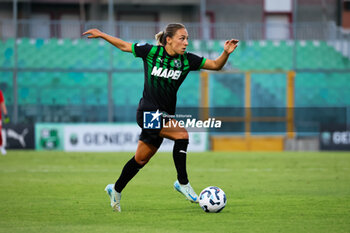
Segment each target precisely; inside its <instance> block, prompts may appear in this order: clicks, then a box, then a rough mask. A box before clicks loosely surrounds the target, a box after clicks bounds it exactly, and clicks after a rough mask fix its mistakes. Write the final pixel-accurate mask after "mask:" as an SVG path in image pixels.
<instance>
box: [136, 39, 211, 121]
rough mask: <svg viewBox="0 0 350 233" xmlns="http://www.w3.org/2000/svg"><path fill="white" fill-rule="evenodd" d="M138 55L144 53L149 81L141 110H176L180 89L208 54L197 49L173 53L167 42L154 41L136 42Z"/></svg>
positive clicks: (199, 67) (147, 80)
mask: <svg viewBox="0 0 350 233" xmlns="http://www.w3.org/2000/svg"><path fill="white" fill-rule="evenodd" d="M132 52H133V54H134V55H135V57H141V58H142V59H143V63H144V72H145V75H144V76H145V83H144V90H143V96H142V98H141V100H140V104H139V107H138V110H141V111H144V110H147V111H152V110H157V109H159V110H160V111H165V112H167V113H168V114H171V115H173V114H175V108H176V93H177V91H178V89H179V87H180V85H181V84H182V82H183V81H184V80H185V78H186V76H187V74H188V73H189V72H190V71H191V70H199V69H201V68H202V67H203V65H204V63H205V60H206V59H205V58H203V57H199V56H197V55H195V54H193V53H189V52H185V53H184V55H177V56H174V57H173V56H170V55H169V54H168V53H167V52H166V50H165V48H164V47H163V46H154V45H150V44H138V43H135V44H133V45H132Z"/></svg>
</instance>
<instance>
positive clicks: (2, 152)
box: [0, 120, 7, 155]
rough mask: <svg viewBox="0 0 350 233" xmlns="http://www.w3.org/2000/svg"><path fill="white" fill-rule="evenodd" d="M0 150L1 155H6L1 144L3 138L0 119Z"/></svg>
mask: <svg viewBox="0 0 350 233" xmlns="http://www.w3.org/2000/svg"><path fill="white" fill-rule="evenodd" d="M0 150H1V154H2V155H6V153H7V152H6V150H5V146H4V145H3V140H2V127H1V120H0Z"/></svg>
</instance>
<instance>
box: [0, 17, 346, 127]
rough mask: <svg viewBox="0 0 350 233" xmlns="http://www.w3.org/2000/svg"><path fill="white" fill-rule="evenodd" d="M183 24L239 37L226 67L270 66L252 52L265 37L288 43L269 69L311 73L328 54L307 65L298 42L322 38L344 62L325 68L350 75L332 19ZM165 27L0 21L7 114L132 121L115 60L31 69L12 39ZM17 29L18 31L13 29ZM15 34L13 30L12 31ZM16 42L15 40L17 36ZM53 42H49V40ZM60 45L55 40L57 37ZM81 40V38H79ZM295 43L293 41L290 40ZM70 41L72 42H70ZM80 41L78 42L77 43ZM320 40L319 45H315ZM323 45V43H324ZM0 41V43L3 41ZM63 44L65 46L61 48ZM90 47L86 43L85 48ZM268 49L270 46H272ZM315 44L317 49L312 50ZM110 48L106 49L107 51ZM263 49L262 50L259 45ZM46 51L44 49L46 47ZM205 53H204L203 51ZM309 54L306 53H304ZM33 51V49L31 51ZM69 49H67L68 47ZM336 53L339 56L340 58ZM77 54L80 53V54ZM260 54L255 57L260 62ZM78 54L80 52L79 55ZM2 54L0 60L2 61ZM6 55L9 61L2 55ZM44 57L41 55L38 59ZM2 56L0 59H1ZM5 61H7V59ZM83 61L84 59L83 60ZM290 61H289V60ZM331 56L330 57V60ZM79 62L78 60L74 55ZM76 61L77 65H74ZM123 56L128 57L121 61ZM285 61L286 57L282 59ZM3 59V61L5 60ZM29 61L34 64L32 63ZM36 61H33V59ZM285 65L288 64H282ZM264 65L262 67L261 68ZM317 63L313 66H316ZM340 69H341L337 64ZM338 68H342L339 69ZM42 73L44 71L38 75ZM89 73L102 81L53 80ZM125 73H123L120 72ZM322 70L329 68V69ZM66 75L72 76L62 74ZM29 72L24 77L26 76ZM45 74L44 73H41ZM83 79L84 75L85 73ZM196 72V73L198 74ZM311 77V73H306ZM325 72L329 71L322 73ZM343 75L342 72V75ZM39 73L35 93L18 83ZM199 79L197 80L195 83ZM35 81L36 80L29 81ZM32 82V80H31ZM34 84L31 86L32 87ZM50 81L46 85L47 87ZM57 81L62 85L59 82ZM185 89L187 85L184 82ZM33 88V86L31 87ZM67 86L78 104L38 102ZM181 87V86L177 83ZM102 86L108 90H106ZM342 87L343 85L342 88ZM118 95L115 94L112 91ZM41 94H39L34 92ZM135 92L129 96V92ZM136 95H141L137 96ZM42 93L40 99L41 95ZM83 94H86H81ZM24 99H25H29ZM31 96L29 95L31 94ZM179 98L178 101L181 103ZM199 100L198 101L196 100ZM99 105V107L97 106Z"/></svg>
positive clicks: (146, 36) (193, 30)
mask: <svg viewBox="0 0 350 233" xmlns="http://www.w3.org/2000/svg"><path fill="white" fill-rule="evenodd" d="M184 24H185V25H186V27H187V30H188V32H189V35H190V39H191V40H197V41H198V40H201V39H202V38H207V39H210V40H214V41H220V40H226V39H229V38H238V39H240V40H241V41H242V42H245V43H242V44H241V45H242V46H241V47H240V53H238V54H234V56H238V58H239V59H234V60H233V65H232V66H230V67H234V68H235V67H236V68H237V67H243V66H241V64H240V63H237V64H235V62H236V61H239V60H241V63H246V64H249V63H250V64H251V65H250V66H245V67H246V68H244V69H243V70H247V69H254V67H256V66H257V65H260V66H261V67H262V69H268V68H270V69H271V66H269V67H268V68H265V66H264V63H263V62H266V59H265V58H266V57H265V56H263V54H262V51H259V50H254V49H259V48H261V47H263V44H264V43H262V42H264V40H265V41H277V42H278V41H284V42H287V43H286V44H288V46H285V47H286V48H287V49H288V51H289V52H288V53H283V54H282V52H281V50H278V51H279V52H278V53H275V54H278V56H280V57H274V56H271V55H269V58H270V59H271V62H270V63H269V64H276V61H280V62H282V65H281V67H279V66H278V65H275V66H274V68H273V69H277V70H278V69H284V70H286V69H294V70H298V69H299V71H300V70H301V69H304V70H305V69H306V70H308V72H309V71H310V67H311V68H312V69H313V71H312V72H322V71H323V70H322V68H323V67H324V64H325V63H328V61H325V58H327V57H328V56H329V55H328V54H320V53H317V54H314V57H313V58H314V59H313V62H317V64H316V65H314V64H311V65H310V64H307V63H306V62H305V61H304V60H303V56H298V55H297V54H301V55H302V53H303V49H302V48H300V47H299V49H298V47H297V46H299V44H300V43H299V42H300V41H303V40H305V41H313V40H314V41H315V42H317V41H323V42H327V44H328V45H331V46H333V47H334V48H335V50H336V53H337V54H335V55H336V56H335V57H336V59H338V60H336V61H333V63H337V62H338V61H340V62H342V64H344V65H343V66H339V65H338V64H333V65H329V67H331V68H329V69H335V70H333V72H339V71H340V72H343V73H344V74H349V70H350V68H349V67H350V63H349V58H350V35H349V34H344V33H343V32H342V30H341V29H340V28H338V27H337V26H336V25H335V23H334V22H327V23H298V24H297V25H290V24H286V25H284V24H262V23H245V24H238V23H216V24H209V25H208V27H207V28H202V27H201V24H199V23H184ZM164 26H165V25H164V24H162V23H145V22H136V23H135V22H120V21H119V22H114V25H111V24H109V23H108V21H88V22H80V21H69V20H62V21H42V20H18V22H17V25H14V23H13V21H12V20H0V39H1V41H0V43H2V42H3V41H6V42H8V43H9V44H10V45H9V47H7V48H6V49H5V50H1V44H0V51H1V52H2V53H3V54H2V55H1V56H3V57H1V58H0V61H3V63H1V64H0V88H1V89H2V90H4V89H5V95H6V96H7V98H8V99H12V101H11V105H9V112H10V114H11V115H12V117H13V119H14V121H15V122H28V121H30V122H32V121H34V122H36V121H40V122H52V121H54V122H56V121H58V122H62V121H63V122H82V121H130V119H131V120H132V121H133V119H134V112H133V111H131V110H130V109H131V108H130V106H131V105H132V106H134V107H136V106H137V101H136V102H135V103H134V102H133V103H131V104H130V103H127V104H126V105H129V106H124V107H123V106H122V105H121V104H119V105H118V104H117V103H116V102H117V101H119V100H120V99H118V98H119V97H118V89H113V88H114V87H113V85H111V83H117V82H118V80H119V79H122V78H123V77H124V73H127V72H128V71H125V70H124V71H123V70H120V67H121V68H123V67H124V66H119V65H118V64H119V63H118V64H117V65H116V64H114V65H112V66H108V65H106V66H104V68H98V69H97V68H96V67H92V68H86V66H85V67H83V68H79V67H78V69H77V66H72V67H73V68H69V67H70V66H69V67H59V66H57V67H56V66H55V67H53V68H50V67H41V66H40V67H38V66H37V64H35V65H36V66H35V67H32V66H30V65H24V64H21V63H20V62H19V61H20V59H22V60H23V59H24V60H25V59H27V60H28V59H29V60H33V58H38V56H36V55H35V54H32V55H31V54H28V51H27V53H26V55H25V56H24V55H23V52H24V51H23V50H21V48H23V47H21V46H20V45H19V48H20V49H18V48H17V47H16V45H17V43H15V41H16V40H15V39H16V38H15V37H17V39H20V38H33V39H34V40H33V41H34V43H39V44H37V45H38V46H43V45H45V42H43V41H42V40H40V41H39V40H35V39H37V38H40V39H44V40H46V39H50V38H55V39H56V38H59V39H66V38H70V39H77V38H81V33H82V32H83V31H85V30H87V29H89V28H99V29H101V30H102V31H105V32H107V33H110V34H113V35H117V36H118V37H120V38H122V39H125V40H152V39H153V38H154V35H155V34H156V33H157V32H158V31H160V30H162V28H163V27H164ZM16 30H17V31H16ZM15 32H17V33H15ZM17 41H18V40H17ZM52 41H54V40H52ZM57 41H58V42H57V43H59V40H57ZM79 41H83V40H79ZM253 41H259V43H258V45H257V44H256V43H251V42H253ZM294 42H298V43H294ZM73 43H74V42H73V41H72V44H73ZM79 43H80V42H79ZM290 44H291V45H292V46H294V47H295V49H294V52H293V53H292V52H290V51H291V49H290V48H291V46H290ZM318 44H319V43H318ZM323 44H325V43H323ZM2 45H4V44H2ZM243 45H244V46H243ZM3 48H5V47H3ZM46 48H47V47H45V46H43V47H42V49H41V50H45V49H46ZM65 48H68V47H65ZM89 48H90V47H89ZM101 48H104V49H106V46H105V45H103V46H101ZM110 48H111V53H103V54H102V55H101V57H106V56H105V55H106V54H107V58H106V59H107V62H106V63H108V64H109V63H110V64H112V63H113V58H114V59H115V58H117V57H118V56H119V55H115V54H114V55H113V53H114V52H113V51H114V50H113V51H112V47H110ZM270 48H273V46H272V47H271V46H270ZM313 48H314V50H312V51H311V53H313V52H314V51H316V49H317V48H316V47H313ZM315 48H316V49H315ZM108 49H109V48H107V50H108ZM101 50H102V49H100V48H98V51H99V52H101V53H102V51H101ZM261 50H263V49H261ZM45 51H46V50H45ZM47 52H48V53H47V54H46V55H45V56H46V57H45V59H47V60H48V61H49V60H50V59H51V60H52V61H53V60H57V57H55V56H56V55H57V56H61V59H62V57H64V54H65V51H60V52H62V53H61V54H58V53H57V54H52V50H49V49H47ZM205 52H208V51H203V53H205ZM309 52H310V51H309ZM34 53H35V52H34ZM67 53H69V51H67ZM339 53H341V54H342V55H343V56H344V57H341V56H339ZM79 55H80V54H79ZM259 55H260V60H259ZM81 56H84V55H83V54H81ZM319 56H323V57H325V58H323V60H322V61H320V59H318V58H319ZM4 57H5V60H4V59H3V58H4ZM6 57H8V59H7V58H6ZM39 58H40V59H43V57H39ZM1 59H3V60H1ZM6 59H7V60H6ZM82 59H83V58H82ZM293 59H294V62H290V61H292V60H293ZM329 59H331V58H329ZM78 60H79V59H78ZM78 60H77V63H78ZM126 60H127V59H126ZM284 60H285V61H284ZM6 62H8V63H6ZM32 63H33V62H32ZM34 63H35V62H34ZM285 64H290V65H289V66H288V67H287V68H286V66H285ZM266 67H267V66H266ZM315 67H316V68H315ZM339 67H341V68H339ZM339 69H341V70H339ZM43 72H46V73H45V74H41V73H43ZM93 72H94V74H93V75H92V76H94V75H95V73H96V72H101V73H103V74H104V76H103V77H102V79H101V81H103V80H104V86H102V87H97V86H92V87H90V86H87V87H84V88H85V89H84V88H81V87H80V85H81V84H77V85H76V86H65V84H59V83H58V82H57V81H55V80H64V79H68V78H71V76H72V77H73V76H74V77H78V76H79V77H80V76H82V77H83V76H84V75H82V73H85V74H88V73H89V74H92V73H93ZM123 72H124V73H123ZM132 72H135V75H133V77H134V76H135V77H136V76H137V78H141V79H142V69H141V70H137V69H136V70H133V71H132ZM327 72H331V71H330V70H328V71H327ZM53 73H55V74H56V76H57V77H52V75H51V74H53ZM67 74H71V76H69V75H67ZM26 75H28V77H27V76H26ZM44 76H45V77H44ZM85 76H86V77H88V78H86V77H85ZM85 76H84V77H85V79H86V80H88V79H89V78H90V76H89V75H85ZM197 76H198V75H197ZM311 76H312V75H311ZM327 76H328V75H327ZM344 76H346V75H344ZM40 77H42V78H43V79H49V78H51V79H52V82H50V84H48V85H49V86H47V87H45V88H43V87H42V86H38V88H37V90H38V91H33V88H31V89H29V86H26V85H24V83H23V82H21V80H22V81H23V80H24V79H25V80H28V79H30V80H37V81H38V82H40V80H39V79H40ZM67 83H71V82H67ZM197 83H198V81H197ZM34 84H35V83H34ZM35 85H36V84H35ZM35 85H34V86H35ZM50 85H51V86H50ZM60 85H61V86H60ZM184 86H185V87H186V83H185V85H184ZM32 87H33V86H32ZM115 87H116V88H118V86H115ZM69 88H71V90H76V89H79V88H81V90H84V91H82V93H83V94H82V95H81V96H83V97H82V98H81V99H82V100H81V103H80V104H74V103H71V101H74V96H72V98H71V99H68V100H67V101H66V102H67V103H68V104H64V103H63V104H61V103H58V102H56V101H57V99H52V101H51V102H50V103H42V101H48V99H46V98H45V95H44V94H43V95H41V94H40V93H41V92H43V91H45V90H46V91H50V90H62V93H63V94H64V93H65V91H68V92H69V90H70V89H69ZM182 88H184V87H182ZM85 90H86V91H88V90H90V91H93V92H94V93H92V94H93V95H95V94H96V93H97V94H98V95H100V96H101V98H97V100H96V103H93V104H91V103H86V101H87V100H88V99H89V98H88V97H84V95H85V94H84V93H85ZM106 90H107V91H106ZM141 90H142V85H141V86H140V87H139V92H141ZM342 90H343V89H342ZM31 93H34V95H35V97H34V98H35V99H37V100H38V101H36V102H35V103H28V102H26V101H27V100H28V99H25V98H26V97H27V96H29V95H30V94H31ZM115 93H117V94H115ZM39 94H40V95H39ZM132 95H133V96H134V94H132ZM137 95H138V96H141V95H140V94H137ZM43 96H44V97H43ZM86 96H87V95H86ZM28 98H29V97H28ZM30 98H32V97H30ZM180 102H181V101H180ZM197 102H198V101H197ZM97 106H98V107H97Z"/></svg>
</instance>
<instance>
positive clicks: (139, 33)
mask: <svg viewBox="0 0 350 233" xmlns="http://www.w3.org/2000/svg"><path fill="white" fill-rule="evenodd" d="M184 25H185V26H186V28H187V30H188V32H189V35H190V38H191V39H214V40H226V39H228V38H232V37H234V38H238V39H240V40H265V39H271V40H286V39H298V40H327V41H329V40H349V35H347V34H344V33H342V30H341V29H340V28H338V27H337V26H336V24H335V22H333V21H329V22H300V23H297V24H283V23H260V22H257V23H209V24H207V27H205V28H203V26H202V24H200V23H186V22H184ZM165 26H166V24H164V23H162V22H154V23H153V22H128V21H115V22H113V23H112V25H111V24H110V23H109V22H108V21H78V20H51V21H47V20H36V19H33V20H17V25H14V22H13V21H12V20H6V19H1V20H0V38H1V39H7V38H14V37H15V28H17V35H18V37H26V38H43V39H47V38H71V39H75V38H80V37H81V33H82V32H83V31H85V30H87V29H89V28H99V29H101V30H103V31H105V32H107V33H111V34H113V35H117V36H118V37H120V38H123V39H126V40H134V39H145V40H150V39H153V38H154V35H155V34H156V33H157V32H159V31H160V30H162V29H163V28H164V27H165Z"/></svg>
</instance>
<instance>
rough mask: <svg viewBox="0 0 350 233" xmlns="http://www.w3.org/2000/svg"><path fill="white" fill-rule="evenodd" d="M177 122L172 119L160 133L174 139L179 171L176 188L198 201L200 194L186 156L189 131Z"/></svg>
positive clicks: (187, 196)
mask: <svg viewBox="0 0 350 233" xmlns="http://www.w3.org/2000/svg"><path fill="white" fill-rule="evenodd" d="M175 123H176V120H174V119H171V120H170V121H169V122H168V123H167V125H166V126H167V127H163V128H162V130H161V131H160V134H159V135H160V136H161V137H165V138H168V139H171V140H174V148H173V159H174V163H175V167H176V171H177V180H176V181H175V183H174V188H175V189H176V190H177V191H179V192H180V193H182V194H183V195H185V197H186V198H187V199H188V200H190V201H191V202H198V196H197V194H196V193H195V191H194V190H193V188H192V187H191V185H190V183H189V181H188V176H187V169H186V157H187V146H188V143H189V141H188V133H187V130H186V129H185V128H183V127H180V126H178V124H175ZM174 125H175V126H174Z"/></svg>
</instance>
